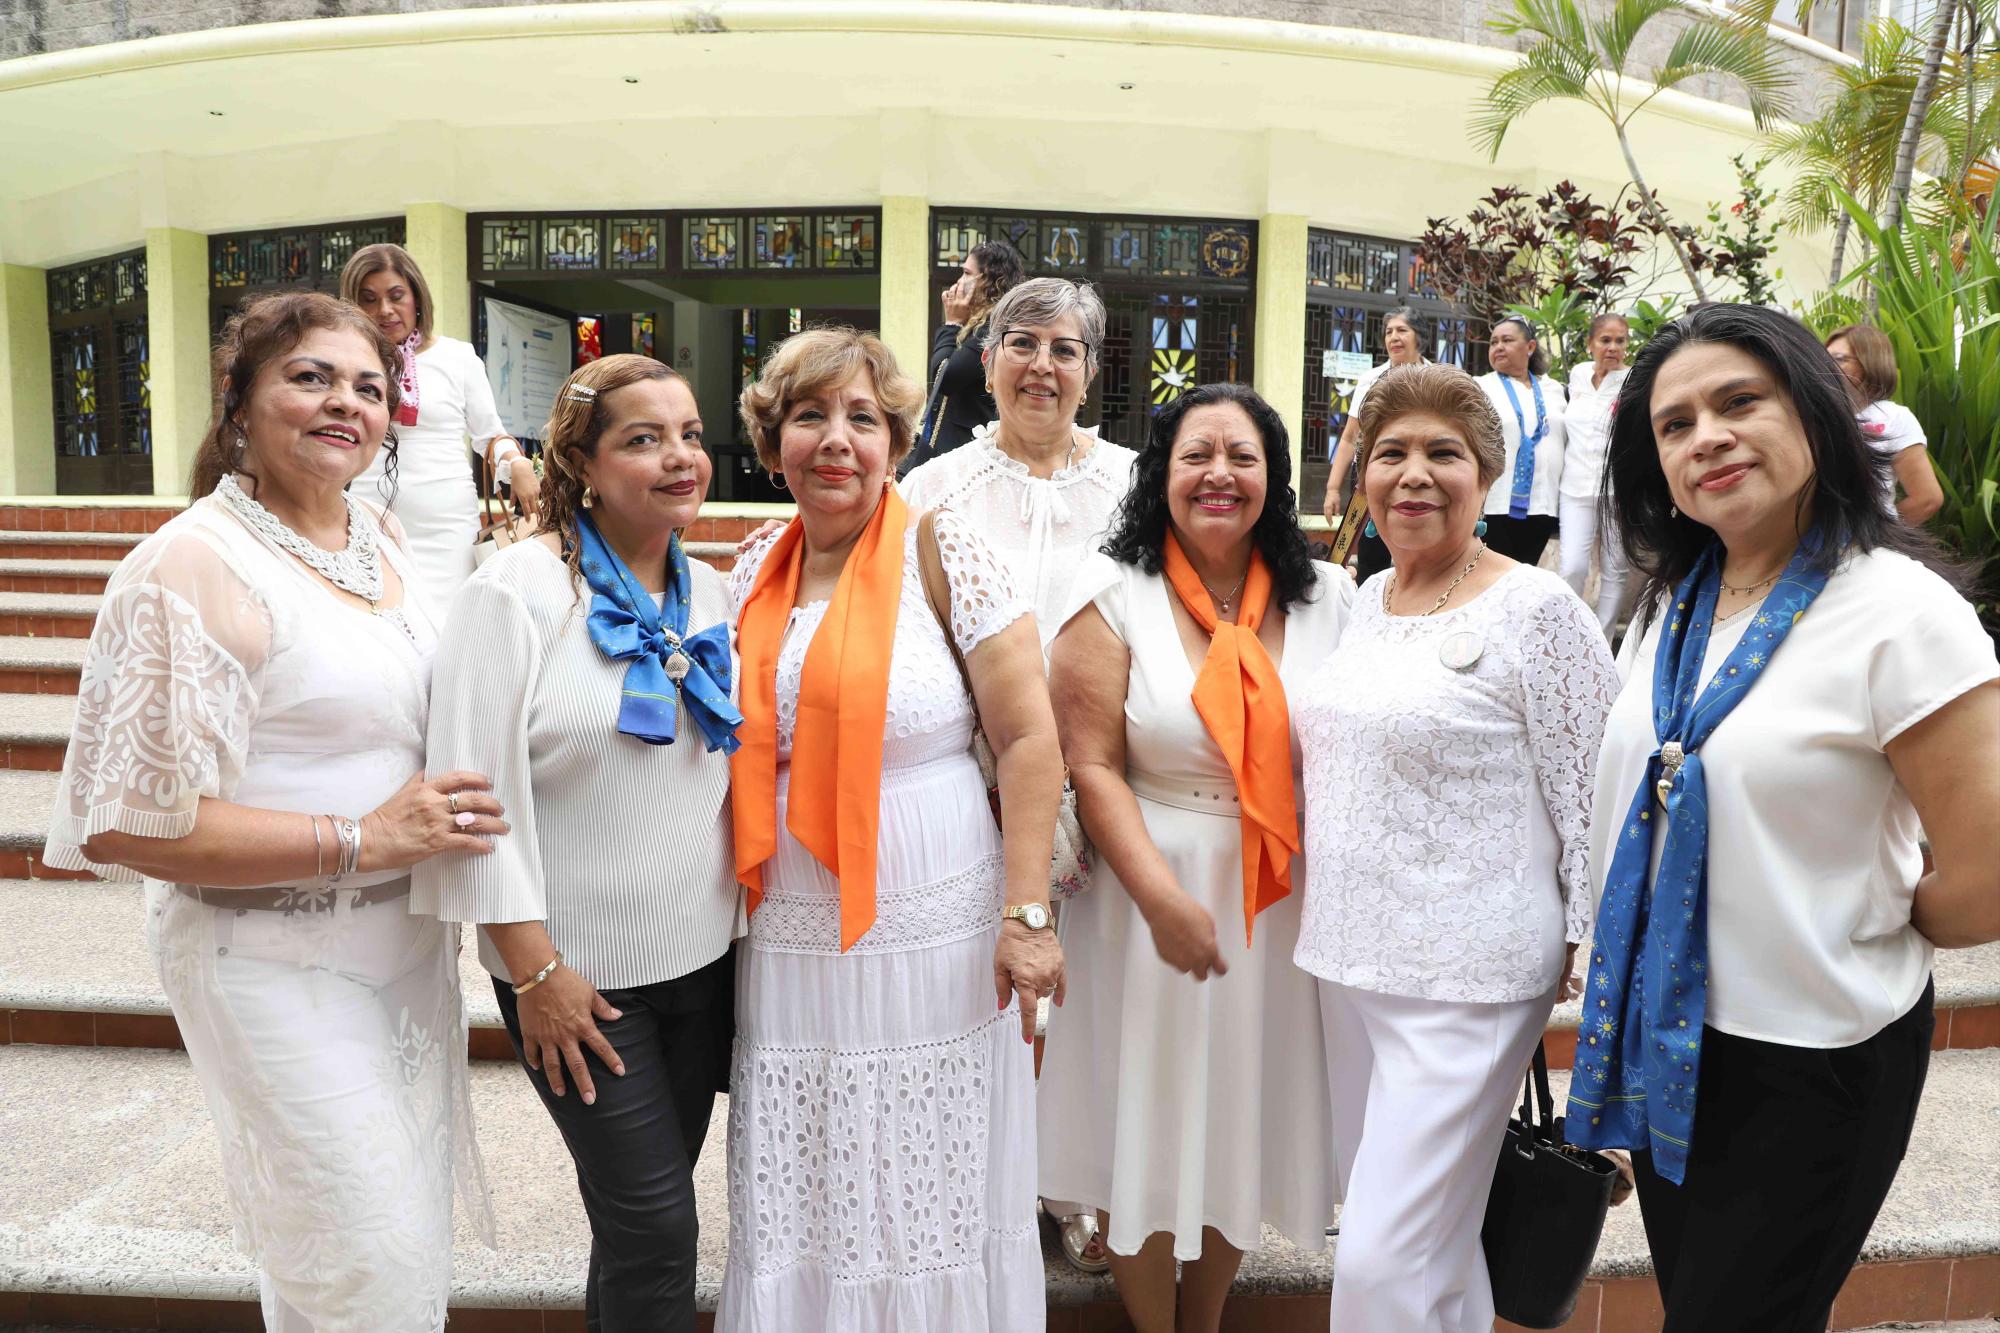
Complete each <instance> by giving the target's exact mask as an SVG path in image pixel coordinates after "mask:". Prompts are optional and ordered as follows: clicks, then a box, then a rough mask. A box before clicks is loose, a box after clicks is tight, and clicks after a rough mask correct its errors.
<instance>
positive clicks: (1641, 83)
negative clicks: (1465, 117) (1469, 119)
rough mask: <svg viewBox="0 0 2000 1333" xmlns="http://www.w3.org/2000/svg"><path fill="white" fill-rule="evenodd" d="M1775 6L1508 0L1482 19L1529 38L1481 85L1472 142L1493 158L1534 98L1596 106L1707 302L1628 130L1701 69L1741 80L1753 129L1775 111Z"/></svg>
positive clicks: (1781, 65) (1783, 87)
mask: <svg viewBox="0 0 2000 1333" xmlns="http://www.w3.org/2000/svg"><path fill="white" fill-rule="evenodd" d="M1774 5H1775V0H1748V3H1745V4H1744V5H1742V6H1741V7H1740V9H1738V10H1736V11H1734V12H1729V11H1725V12H1726V13H1728V16H1727V17H1720V16H1718V15H1717V12H1716V10H1715V9H1714V8H1712V7H1709V6H1704V5H1699V4H1696V3H1693V0H1614V3H1612V5H1611V6H1610V8H1609V9H1608V10H1606V11H1604V12H1602V13H1601V14H1599V15H1597V16H1596V17H1593V18H1586V17H1585V16H1584V9H1583V7H1582V5H1581V4H1580V3H1579V0H1512V5H1511V8H1508V9H1506V10H1504V11H1503V12H1502V13H1501V14H1500V15H1499V16H1498V17H1496V18H1494V19H1492V20H1491V24H1492V26H1493V28H1494V29H1495V30H1496V31H1499V32H1502V33H1506V34H1508V35H1509V36H1527V37H1531V38H1533V39H1534V40H1533V42H1532V43H1531V44H1530V45H1529V46H1528V48H1527V49H1526V50H1525V51H1523V52H1522V53H1521V63H1520V64H1519V65H1517V66H1515V67H1514V68H1513V69H1510V70H1507V71H1506V72H1505V73H1503V74H1501V75H1500V76H1499V77H1498V78H1496V79H1495V80H1494V81H1493V86H1492V87H1491V88H1489V89H1488V90H1487V93H1486V97H1485V99H1484V101H1483V103H1482V105H1481V107H1480V109H1479V112H1478V113H1477V115H1476V116H1475V117H1474V120H1473V123H1472V130H1473V142H1474V143H1475V144H1476V145H1477V146H1479V147H1482V148H1484V149H1486V151H1487V154H1488V157H1489V160H1490V159H1493V158H1497V157H1498V156H1499V155H1500V144H1501V141H1502V140H1504V139H1505V138H1506V137H1507V131H1508V130H1509V129H1511V128H1512V127H1513V125H1514V122H1515V121H1517V120H1519V119H1520V118H1521V117H1522V116H1523V115H1524V114H1526V113H1527V111H1528V110H1529V109H1530V108H1532V107H1535V106H1538V105H1540V104H1541V103H1543V102H1553V101H1576V102H1582V103H1584V104H1585V105H1586V106H1589V107H1591V108H1592V109H1593V110H1595V111H1597V112H1598V113H1599V114H1600V115H1602V116H1603V117H1604V118H1605V120H1606V121H1608V122H1609V123H1610V125H1611V128H1612V131H1613V133H1615V134H1616V135H1617V136H1618V147H1619V149H1620V150H1621V151H1623V153H1624V154H1625V169H1626V171H1627V172H1628V173H1630V175H1631V177H1632V184H1633V185H1635V186H1636V187H1638V192H1639V193H1638V197H1639V201H1640V204H1641V206H1642V207H1644V208H1646V209H1647V211H1648V212H1649V214H1651V216H1652V219H1653V222H1654V224H1655V226H1656V227H1657V229H1658V230H1659V231H1660V232H1661V233H1664V234H1665V235H1666V236H1667V238H1668V240H1669V242H1670V243H1671V244H1672V245H1673V248H1674V253H1675V257H1676V258H1678V259H1679V260H1680V264H1681V269H1682V272H1683V273H1684V274H1685V275H1686V277H1687V281H1688V286H1689V288H1690V289H1691V290H1692V291H1693V292H1694V294H1695V297H1696V299H1697V300H1706V299H1708V293H1707V292H1706V291H1705V290H1704V289H1703V287H1702V285H1701V278H1700V276H1699V274H1698V273H1697V271H1696V270H1697V265H1696V263H1695V261H1694V259H1693V257H1692V256H1691V254H1690V252H1689V246H1688V243H1687V241H1688V238H1687V237H1686V236H1685V235H1684V234H1682V233H1680V232H1676V231H1674V230H1673V229H1671V228H1670V227H1669V225H1668V223H1667V221H1666V218H1665V216H1664V215H1663V214H1662V213H1661V212H1660V211H1659V207H1658V201H1657V200H1656V199H1655V198H1654V195H1653V192H1652V190H1651V188H1650V187H1648V186H1647V184H1646V178H1645V176H1644V174H1643V173H1642V172H1641V171H1640V170H1639V159H1638V157H1637V156H1636V155H1635V154H1634V153H1633V151H1632V141H1631V137H1630V135H1629V134H1628V133H1627V130H1628V127H1629V126H1630V125H1631V123H1632V118H1633V117H1634V116H1636V115H1638V114H1639V113H1640V112H1641V111H1643V110H1645V109H1646V106H1647V104H1648V103H1650V102H1651V101H1652V100H1653V99H1654V98H1655V97H1658V96H1659V95H1660V94H1661V93H1662V92H1665V91H1666V90H1667V89H1669V88H1673V87H1676V86H1678V85H1679V84H1682V83H1685V82H1687V81H1688V80H1690V79H1693V78H1697V77H1699V76H1702V75H1721V76H1722V77H1724V78H1727V79H1731V80H1734V81H1735V82H1736V83H1737V84H1739V85H1741V87H1742V88H1743V91H1744V93H1745V95H1746V96H1747V97H1748V99H1749V103H1750V114H1751V116H1752V117H1753V118H1754V119H1755V120H1756V123H1757V126H1758V128H1759V129H1763V128H1765V127H1766V126H1767V125H1768V124H1769V123H1770V122H1771V121H1773V120H1775V119H1776V118H1778V117H1779V116H1782V115H1783V114H1784V113H1785V109H1786V102H1787V92H1788V90H1789V87H1790V82H1791V78H1790V75H1789V74H1788V72H1787V66H1786V65H1785V62H1784V61H1783V60H1781V59H1779V57H1778V55H1777V53H1776V51H1775V50H1774V48H1773V46H1772V43H1771V39H1770V37H1769V35H1768V33H1767V32H1766V25H1767V23H1768V21H1769V19H1770V17H1771V13H1772V10H1773V8H1774ZM1668 15H1672V16H1673V17H1674V18H1675V20H1676V21H1678V22H1679V24H1680V30H1679V31H1678V32H1677V33H1676V34H1675V35H1674V38H1673V41H1672V43H1671V45H1670V46H1669V47H1668V49H1667V53H1666V55H1665V56H1664V57H1663V58H1662V59H1661V60H1660V62H1659V64H1657V65H1656V66H1654V67H1653V70H1652V72H1651V73H1650V75H1646V74H1641V73H1640V71H1639V70H1637V69H1636V68H1635V64H1636V61H1635V56H1636V53H1637V52H1638V51H1639V50H1640V49H1641V48H1642V47H1646V46H1650V45H1653V44H1654V39H1653V37H1652V35H1651V34H1650V33H1649V32H1648V29H1649V28H1651V27H1653V25H1654V24H1655V22H1656V20H1659V19H1661V18H1663V17H1665V16H1668ZM1632 85H1638V86H1636V87H1635V86H1632Z"/></svg>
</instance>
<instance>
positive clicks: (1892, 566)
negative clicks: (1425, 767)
mask: <svg viewBox="0 0 2000 1333" xmlns="http://www.w3.org/2000/svg"><path fill="white" fill-rule="evenodd" d="M1760 614H1762V612H1761V611H1749V612H1746V613H1744V614H1743V615H1741V616H1737V617H1732V620H1731V622H1730V623H1728V624H1725V625H1724V626H1723V627H1722V628H1721V629H1720V630H1718V631H1717V633H1716V634H1715V636H1714V637H1713V638H1711V639H1710V640H1709V644H1708V653H1707V655H1706V657H1705V659H1704V661H1703V665H1702V678H1703V682H1704V684H1705V683H1706V680H1707V678H1708V677H1709V676H1710V675H1712V674H1713V673H1714V672H1715V670H1716V669H1717V668H1718V667H1719V666H1720V665H1721V663H1722V662H1723V661H1724V659H1725V658H1727V656H1728V654H1729V651H1730V649H1732V648H1733V647H1735V645H1736V643H1737V642H1738V641H1739V640H1740V639H1741V638H1742V636H1743V632H1744V630H1745V629H1746V628H1747V627H1748V626H1749V625H1750V624H1752V623H1754V621H1755V619H1756V617H1757V616H1758V615H1760ZM1659 640H1660V621H1659V619H1658V617H1655V618H1654V619H1653V621H1652V623H1651V625H1650V626H1649V627H1648V628H1647V631H1646V635H1645V640H1644V642H1643V643H1636V644H1635V643H1634V642H1633V641H1629V640H1628V642H1627V644H1626V647H1625V650H1624V652H1623V653H1621V654H1620V661H1619V666H1620V669H1621V670H1622V671H1623V672H1624V674H1625V688H1624V690H1623V692H1622V693H1621V694H1620V695H1619V696H1618V702H1617V704H1616V705H1615V706H1614V707H1613V709H1612V712H1611V719H1610V722H1609V723H1608V725H1607V728H1606V731H1605V737H1604V750H1603V753H1602V755H1601V756H1600V757H1599V759H1598V764H1597V795H1596V800H1595V814H1594V816H1593V819H1592V823H1591V882H1592V884H1593V885H1595V886H1596V888H1597V890H1598V891H1599V892H1602V890H1603V886H1604V880H1605V876H1606V874H1607V873H1608V872H1609V870H1610V868H1611V851H1612V844H1613V841H1614V839H1616V838H1617V837H1618V836H1620V832H1621V830H1622V829H1623V828H1624V827H1625V815H1626V812H1627V810H1628V809H1629V808H1630V806H1631V803H1632V798H1633V794H1634V792H1635V791H1636V790H1637V789H1638V784H1639V781H1640V779H1641V777H1642V776H1643V774H1644V772H1645V769H1646V764H1647V761H1648V760H1649V759H1650V758H1651V756H1652V755H1653V753H1654V751H1655V750H1656V749H1658V744H1657V738H1656V736H1655V734H1654V730H1653V720H1652V698H1653V667H1654V659H1655V654H1656V653H1657V651H1658V648H1659ZM1995 678H2000V664H1996V662H1995V660H1994V652H1993V641H1992V639H1990V638H1988V637H1987V635H1986V632H1985V630H1983V629H1982V628H1980V624H1979V618H1978V616H1977V615H1976V614H1974V612H1973V610H1972V607H1971V606H1970V605H1968V604H1967V603H1966V602H1965V600H1964V599H1963V598H1961V597H1960V596H1959V595H1958V594H1957V593H1955V592H1953V591H1952V589H1951V587H1950V586H1949V585H1948V584H1946V583H1945V581H1944V580H1943V579H1941V578H1939V577H1938V576H1937V575H1936V574H1933V573H1932V572H1931V571H1929V570H1927V569H1925V568H1924V567H1923V566H1922V565H1920V564H1918V563H1917V562H1916V561H1914V560H1911V559H1909V558H1908V557H1907V556H1902V555H1898V554H1895V553H1893V552H1889V551H1875V552H1871V553H1868V554H1865V555H1855V556H1851V557H1849V558H1848V560H1847V561H1846V563H1845V564H1843V565H1842V566H1841V567H1840V569H1839V570H1838V571H1837V572H1836V573H1835V574H1834V575H1833V577H1832V578H1831V579H1829V580H1828V581H1827V585H1826V590H1825V591H1824V592H1822V593H1821V594H1820V595H1819V597H1818V599H1817V600H1815V601H1814V602H1813V604H1812V606H1811V607H1809V608H1807V610H1806V613H1805V614H1804V616H1802V617H1801V618H1800V619H1799V621H1798V623H1797V624H1796V625H1794V626H1793V627H1792V632H1791V633H1790V635H1788V636H1787V637H1786V639H1785V641H1784V642H1783V643H1781V644H1780V645H1779V646H1778V650H1777V652H1776V653H1775V654H1774V655H1773V656H1772V658H1771V663H1770V665H1769V666H1768V667H1767V668H1766V669H1765V671H1764V674H1763V676H1762V677H1761V678H1760V679H1759V680H1758V681H1757V684H1756V686H1755V687H1754V688H1753V689H1751V691H1750V692H1749V694H1747V695H1745V696H1744V698H1743V700H1742V702H1740V703H1739V704H1738V705H1737V706H1736V708H1735V710H1734V711H1733V712H1731V713H1730V714H1729V716H1727V717H1726V718H1724V719H1723V720H1722V722H1721V723H1720V724H1719V725H1718V726H1717V727H1716V729H1715V732H1714V734H1713V735H1711V736H1710V737H1709V738H1708V741H1707V742H1706V743H1705V744H1704V745H1703V746H1702V747H1701V757H1702V768H1703V772H1704V774H1705V775H1706V778H1707V782H1708V807H1709V816H1708V819H1709V823H1708V953H1709V991H1708V1015H1707V1022H1708V1024H1709V1025H1710V1026H1711V1027H1714V1028H1717V1029H1719V1030H1721V1031H1723V1032H1728V1033H1731V1034H1734V1035H1736V1036H1739V1037H1749V1038H1752V1039H1755V1040H1758V1041H1770V1042H1779V1043H1782V1044H1785V1045H1789V1046H1814V1047H1835V1046H1852V1045H1855V1044H1856V1043H1858V1042H1863V1041H1866V1040H1867V1039H1868V1038H1870V1037H1872V1036H1874V1035H1875V1034H1876V1033H1877V1032H1879V1031H1881V1030H1882V1028H1883V1027H1885V1026H1887V1025H1888V1024H1889V1023H1890V1022H1891V1021H1893V1020H1894V1019H1896V1018H1899V1017H1901V1016H1902V1015H1903V1014H1904V1013H1906V1012H1908V1010H1909V1008H1910V1006H1911V1005H1913V1004H1915V1003H1916V1002H1917V999H1918V997H1919V996H1921V995H1922V994H1923V989H1924V983H1925V981H1926V979H1927V978H1928V977H1929V975H1930V970H1931V945H1930V942H1929V941H1928V940H1926V939H1925V938H1924V937H1923V936H1922V935H1920V934H1918V933H1917V930H1916V928H1915V927H1914V926H1912V925H1911V924H1910V904H1911V902H1912V900H1913V899H1914V897H1915V890H1916V885H1917V879H1918V877H1919V875H1920V874H1921V873H1922V869H1923V856H1922V853H1921V851H1920V850H1919V848H1918V838H1919V836H1920V833H1921V830H1920V828H1919V827H1918V823H1917V813H1916V810H1915V808H1914V807H1913V806H1912V805H1911V804H1910V797H1909V794H1908V793H1907V792H1905V791H1904V790H1903V787H1902V784H1901V783H1899V782H1897V781H1896V774H1895V772H1894V770H1893V769H1891V768H1890V767H1889V760H1888V757H1887V756H1886V755H1885V754H1884V753H1883V747H1884V746H1886V745H1887V744H1888V743H1889V742H1890V741H1892V740H1894V739H1895V738H1896V737H1897V736H1900V735H1901V734H1902V733H1903V732H1905V731H1907V730H1908V729H1909V728H1910V727H1912V726H1914V725H1915V724H1916V723H1918V722H1921V721H1923V719H1925V718H1926V717H1929V716H1930V715H1931V714H1932V713H1934V712H1936V711H1937V710H1938V709H1939V708H1942V707H1943V706H1944V705H1945V704H1948V703H1950V702H1951V701H1952V700H1953V699H1956V698H1958V697H1959V696H1960V695H1962V694H1964V693H1965V692H1966V691H1967V690H1970V689H1972V688H1974V687H1975V686H1978V685H1980V684H1982V683H1984V682H1987V681H1991V680H1994V679H1995ZM1991 739H1992V738H1990V737H1989V738H1988V741H1989V742H1990V741H1991ZM1659 853H1660V847H1659V846H1658V845H1657V840H1656V846H1655V847H1654V851H1653V854H1654V856H1655V858H1656V859H1657V857H1658V856H1659Z"/></svg>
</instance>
